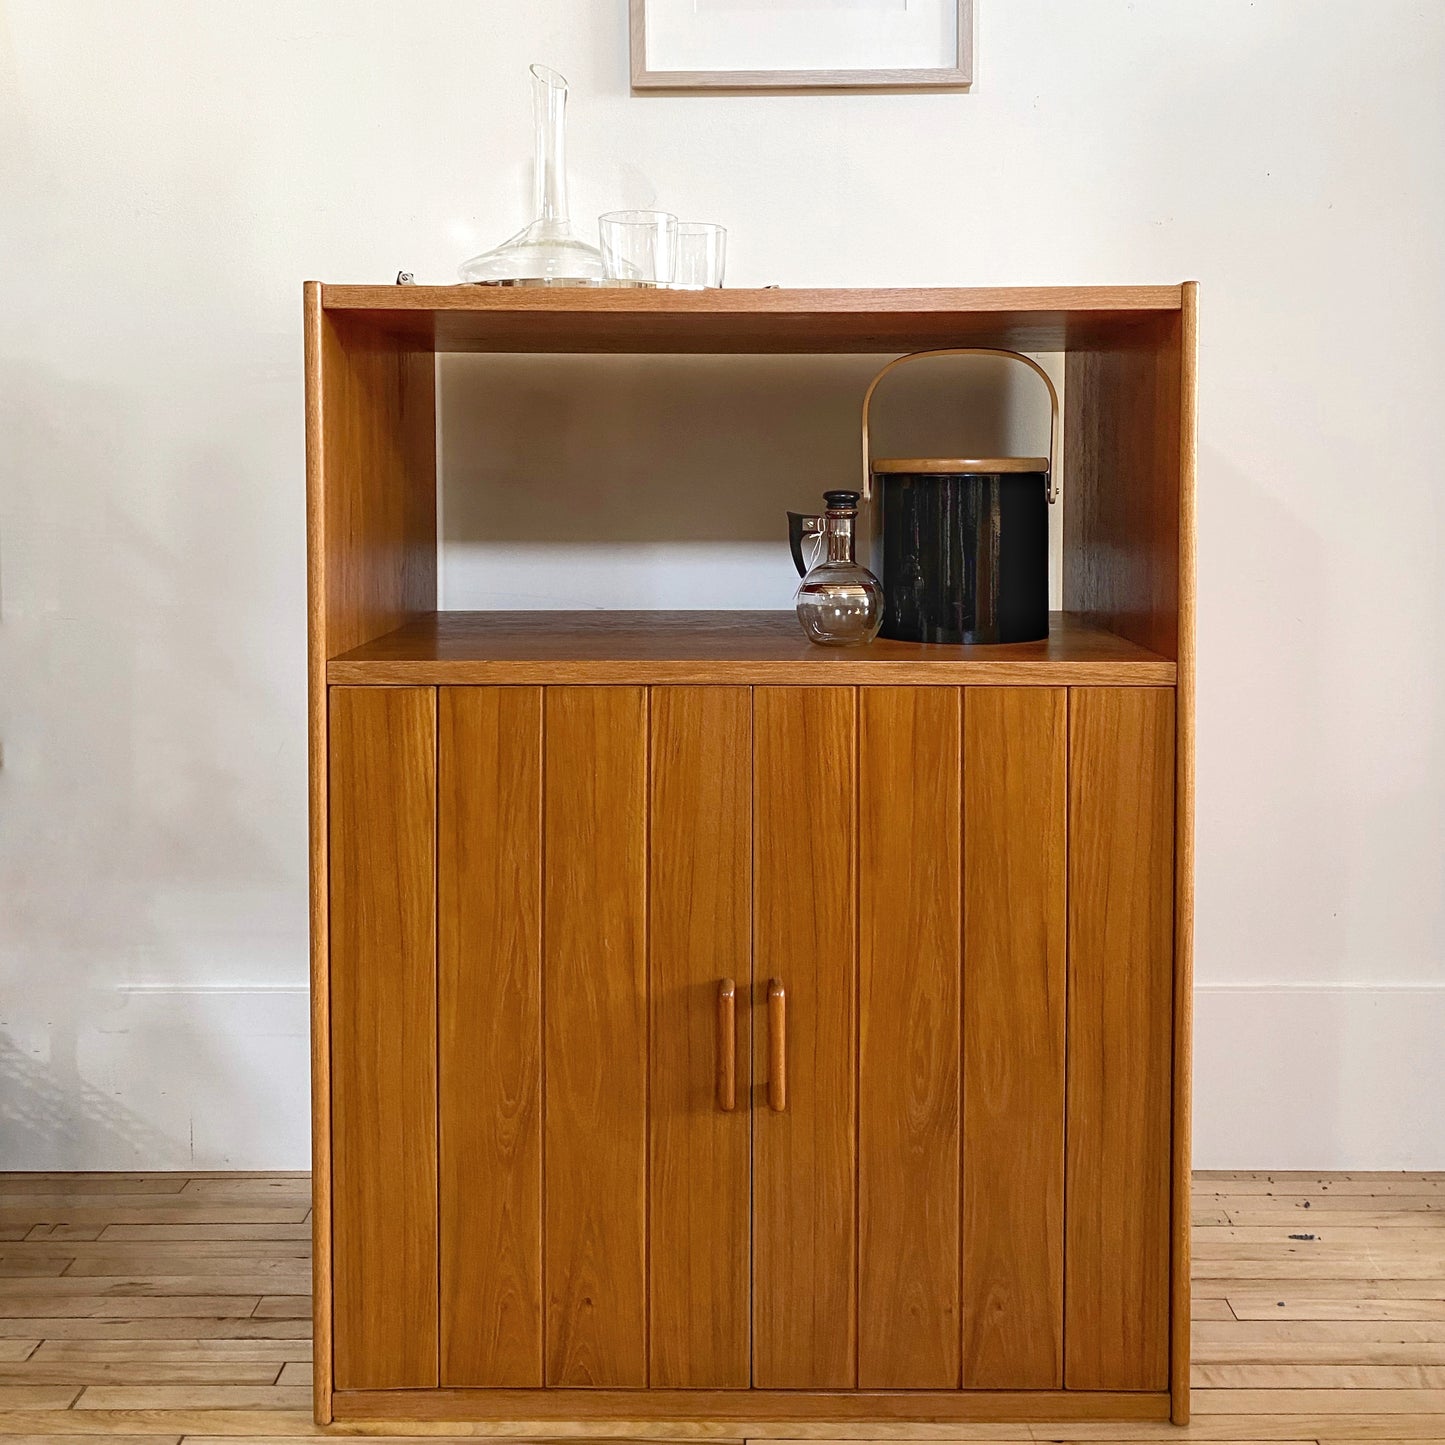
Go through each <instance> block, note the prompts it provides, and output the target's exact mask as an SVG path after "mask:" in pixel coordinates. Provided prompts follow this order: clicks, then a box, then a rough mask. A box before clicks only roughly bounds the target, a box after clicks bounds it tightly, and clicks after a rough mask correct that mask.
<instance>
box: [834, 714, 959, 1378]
mask: <svg viewBox="0 0 1445 1445" xmlns="http://www.w3.org/2000/svg"><path fill="white" fill-rule="evenodd" d="M858 699H859V733H858V850H859V856H860V857H861V858H862V859H864V860H865V864H864V866H863V867H862V868H861V870H860V873H859V883H858V909H859V924H858V947H859V953H858V980H859V982H858V988H859V1010H858V1029H859V1065H858V1076H859V1077H858V1383H859V1385H860V1387H862V1388H864V1389H952V1388H955V1387H956V1386H957V1385H958V1383H959V1178H960V1174H959V1171H960V1153H959V1140H960V1135H959V1071H960V1035H959V990H960V984H961V959H960V908H961V896H960V884H959V850H960V839H961V825H960V809H961V801H960V790H959V771H960V764H961V760H962V756H963V747H962V737H961V730H960V711H961V705H962V694H961V693H960V692H959V690H958V689H955V688H891V687H890V688H875V687H868V688H863V689H861V690H860V691H859V694H858Z"/></svg>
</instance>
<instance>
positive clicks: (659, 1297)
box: [648, 687, 752, 1388]
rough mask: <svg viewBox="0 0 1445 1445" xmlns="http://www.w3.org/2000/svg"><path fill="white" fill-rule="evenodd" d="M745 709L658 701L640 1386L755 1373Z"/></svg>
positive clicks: (743, 700)
mask: <svg viewBox="0 0 1445 1445" xmlns="http://www.w3.org/2000/svg"><path fill="white" fill-rule="evenodd" d="M751 819H752V695H751V692H750V690H749V689H747V688H741V687H657V688H653V689H652V692H651V817H650V829H649V838H648V860H649V890H648V891H649V899H648V907H649V926H648V954H649V969H650V994H651V998H650V1013H651V1028H650V1048H649V1054H650V1063H651V1070H650V1078H651V1090H650V1097H649V1101H648V1102H649V1110H650V1114H651V1119H650V1124H651V1136H650V1137H651V1153H650V1157H649V1160H648V1219H649V1229H648V1250H649V1269H648V1282H649V1301H648V1304H649V1310H650V1321H651V1326H650V1330H649V1342H650V1350H649V1353H650V1374H649V1383H651V1384H652V1385H654V1386H665V1387H671V1388H742V1387H746V1386H747V1384H748V1383H749V1379H750V1371H751V1361H750V1359H749V1350H748V1346H749V1341H750V1339H751V1323H752V1321H751V1271H750V1264H751V1248H752V1241H751V1225H752V1115H751V1111H750V1108H749V1084H750V1081H751V1074H752V1071H751V1068H750V1047H751V1028H752V1010H751V1009H750V1008H749V1007H748V1000H749V997H750V995H751V990H752V956H751V955H752V940H751V929H750V921H751V917H752V899H751V896H750V891H751V883H752V838H751Z"/></svg>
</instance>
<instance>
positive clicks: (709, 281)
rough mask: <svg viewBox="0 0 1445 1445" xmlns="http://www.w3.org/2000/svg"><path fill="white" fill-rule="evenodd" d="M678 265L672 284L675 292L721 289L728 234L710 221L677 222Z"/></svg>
mask: <svg viewBox="0 0 1445 1445" xmlns="http://www.w3.org/2000/svg"><path fill="white" fill-rule="evenodd" d="M676 249H677V264H676V265H675V266H674V267H673V271H672V284H673V286H674V287H675V288H677V289H678V290H683V291H701V290H703V289H704V288H705V287H708V286H721V285H722V283H723V266H724V264H725V263H726V261H727V249H728V233H727V231H726V230H725V229H724V228H723V227H722V226H715V225H713V223H712V222H711V221H679V222H678V223H677V247H676Z"/></svg>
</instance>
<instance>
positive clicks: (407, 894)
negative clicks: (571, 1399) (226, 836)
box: [330, 687, 437, 1390]
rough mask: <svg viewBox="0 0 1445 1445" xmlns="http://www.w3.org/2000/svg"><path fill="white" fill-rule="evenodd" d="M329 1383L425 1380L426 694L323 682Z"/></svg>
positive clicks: (433, 1222)
mask: <svg viewBox="0 0 1445 1445" xmlns="http://www.w3.org/2000/svg"><path fill="white" fill-rule="evenodd" d="M330 733H331V736H330V742H331V749H330V753H331V756H330V810H331V811H330V841H331V1069H332V1122H331V1132H332V1157H333V1160H334V1165H335V1172H334V1180H333V1197H332V1209H333V1252H332V1268H333V1273H334V1276H335V1371H336V1388H337V1389H338V1390H384V1389H396V1388H402V1387H416V1386H428V1385H435V1384H436V1383H437V1179H436V1168H437V1156H436V1134H437V1116H436V907H435V895H434V892H433V889H434V859H435V837H436V693H435V691H434V690H433V689H432V688H352V687H338V688H333V689H332V690H331V698H330Z"/></svg>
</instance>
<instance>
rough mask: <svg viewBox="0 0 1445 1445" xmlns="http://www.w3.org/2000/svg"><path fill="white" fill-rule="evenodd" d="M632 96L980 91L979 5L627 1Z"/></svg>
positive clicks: (909, 0) (968, 0)
mask: <svg viewBox="0 0 1445 1445" xmlns="http://www.w3.org/2000/svg"><path fill="white" fill-rule="evenodd" d="M628 3H629V18H630V24H631V37H630V38H631V57H632V88H633V90H642V91H646V90H920V89H953V90H960V89H966V88H967V87H968V86H969V85H971V84H972V83H973V0H628Z"/></svg>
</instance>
